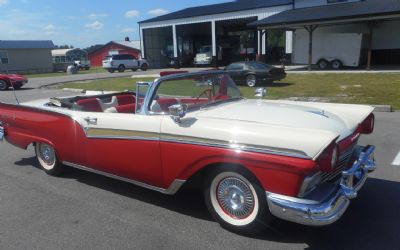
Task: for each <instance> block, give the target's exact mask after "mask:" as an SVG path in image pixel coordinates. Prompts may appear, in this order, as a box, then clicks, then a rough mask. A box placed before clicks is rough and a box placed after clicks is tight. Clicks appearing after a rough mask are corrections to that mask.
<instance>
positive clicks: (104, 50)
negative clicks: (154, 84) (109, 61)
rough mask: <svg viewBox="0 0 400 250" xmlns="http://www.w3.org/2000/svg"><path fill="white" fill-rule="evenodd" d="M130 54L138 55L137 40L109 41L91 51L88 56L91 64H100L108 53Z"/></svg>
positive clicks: (138, 43)
mask: <svg viewBox="0 0 400 250" xmlns="http://www.w3.org/2000/svg"><path fill="white" fill-rule="evenodd" d="M115 54H131V55H133V56H134V57H135V58H139V57H140V42H139V41H111V42H109V43H107V44H106V45H104V46H103V47H101V48H99V49H97V50H95V51H92V52H90V53H89V54H88V58H89V60H90V63H91V64H92V66H102V61H103V59H104V58H105V57H106V56H108V55H115Z"/></svg>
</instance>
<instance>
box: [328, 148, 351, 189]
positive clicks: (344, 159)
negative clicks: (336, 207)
mask: <svg viewBox="0 0 400 250" xmlns="http://www.w3.org/2000/svg"><path fill="white" fill-rule="evenodd" d="M353 152H354V148H351V149H349V150H347V151H346V152H344V153H343V154H341V155H340V157H339V163H338V165H337V167H336V168H335V169H334V170H332V171H331V172H328V173H323V174H322V175H321V183H324V182H328V181H332V180H335V179H336V178H337V177H338V176H340V175H341V173H342V172H343V171H344V170H345V169H346V167H347V166H348V165H349V161H350V159H351V156H352V155H353Z"/></svg>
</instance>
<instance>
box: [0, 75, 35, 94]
mask: <svg viewBox="0 0 400 250" xmlns="http://www.w3.org/2000/svg"><path fill="white" fill-rule="evenodd" d="M27 83H28V79H26V78H25V77H24V76H21V75H16V74H12V75H4V74H0V91H5V90H7V89H8V88H10V87H14V89H20V88H21V87H22V86H23V85H25V84H27Z"/></svg>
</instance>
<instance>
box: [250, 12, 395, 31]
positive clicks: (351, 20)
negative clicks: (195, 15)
mask: <svg viewBox="0 0 400 250" xmlns="http://www.w3.org/2000/svg"><path fill="white" fill-rule="evenodd" d="M397 18H400V13H399V14H391V15H376V16H366V17H351V18H334V19H317V20H305V21H299V22H288V23H280V24H266V25H253V24H250V26H256V27H257V29H259V30H265V29H297V28H303V27H304V26H308V25H318V26H330V25H339V24H349V23H355V22H367V21H377V20H387V19H397Z"/></svg>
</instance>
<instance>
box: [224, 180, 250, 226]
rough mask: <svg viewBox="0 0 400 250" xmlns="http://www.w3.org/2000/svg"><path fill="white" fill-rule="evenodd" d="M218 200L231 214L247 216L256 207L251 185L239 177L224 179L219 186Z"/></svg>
mask: <svg viewBox="0 0 400 250" xmlns="http://www.w3.org/2000/svg"><path fill="white" fill-rule="evenodd" d="M217 200H218V203H219V205H220V206H221V208H222V209H223V210H224V212H225V213H227V214H228V215H229V216H231V217H233V218H237V219H244V218H247V217H248V216H249V215H250V214H251V213H252V211H253V209H254V197H253V194H252V192H251V190H250V187H249V186H247V184H246V183H244V182H243V181H241V180H240V179H238V178H234V177H229V178H225V179H223V180H222V181H221V182H220V183H219V185H218V188H217Z"/></svg>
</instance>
